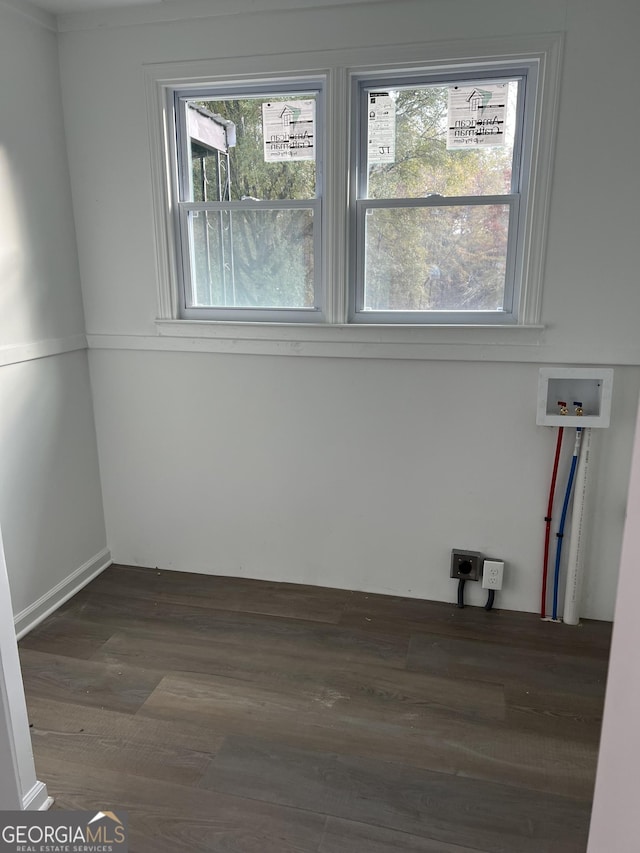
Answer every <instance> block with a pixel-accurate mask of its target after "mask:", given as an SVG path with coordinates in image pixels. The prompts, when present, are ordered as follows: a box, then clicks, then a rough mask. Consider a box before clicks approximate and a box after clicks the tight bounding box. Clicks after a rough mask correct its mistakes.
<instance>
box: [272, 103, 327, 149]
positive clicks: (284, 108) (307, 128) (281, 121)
mask: <svg viewBox="0 0 640 853" xmlns="http://www.w3.org/2000/svg"><path fill="white" fill-rule="evenodd" d="M262 137H263V140H264V159H265V163H279V162H282V161H283V160H315V159H316V141H315V139H316V102H315V101H314V100H306V101H278V102H277V103H273V102H271V101H267V102H266V103H263V104H262Z"/></svg>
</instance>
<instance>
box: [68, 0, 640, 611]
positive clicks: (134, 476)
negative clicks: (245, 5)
mask: <svg viewBox="0 0 640 853" xmlns="http://www.w3.org/2000/svg"><path fill="white" fill-rule="evenodd" d="M168 8H170V10H171V13H172V14H174V15H179V13H177V12H176V8H177V7H176V6H175V4H174V5H172V6H170V7H168ZM146 14H148V15H149V16H151V17H153V16H154V15H156V16H157V17H161V16H162V15H164V14H165V10H164V9H156V8H155V7H149V11H148V13H146ZM167 14H168V13H167ZM119 15H120V16H119ZM136 15H137V20H138V21H140V20H142V13H139V12H137V13H136ZM128 20H131V17H130V16H127V15H125V14H123V13H122V14H120V13H118V12H112V13H106V14H101V15H100V16H92V15H86V16H84V17H83V16H77V15H76V16H70V17H69V18H67V19H63V20H62V21H61V26H62V28H63V29H65V30H66V31H65V32H63V33H61V35H60V51H61V73H62V87H63V95H64V108H65V121H66V129H67V137H68V146H69V154H70V162H71V167H72V168H71V179H72V188H73V198H74V206H75V211H76V220H77V228H78V239H79V247H80V266H81V273H82V282H83V295H84V303H85V311H86V322H87V331H88V332H89V333H90V335H91V341H92V346H95V350H94V351H92V352H91V358H90V364H91V371H92V381H93V387H94V394H95V407H96V408H95V412H96V420H97V427H98V437H99V449H100V458H101V467H102V471H103V478H104V501H105V512H106V520H107V531H108V539H109V543H110V547H111V550H112V552H113V555H114V558H115V559H116V560H118V561H121V562H128V563H139V564H142V565H158V566H161V567H165V568H177V569H184V570H192V571H201V572H213V573H216V572H219V573H229V574H238V575H249V576H257V577H269V578H275V579H282V580H295V581H301V582H311V583H321V584H335V585H340V586H347V587H355V588H364V589H369V590H377V591H385V592H396V593H400V594H409V595H417V596H425V597H428V598H435V599H447V598H449V599H450V598H451V597H452V596H453V595H454V594H455V589H454V584H453V582H451V581H449V580H448V578H447V569H448V561H449V552H450V549H451V548H452V547H454V546H456V547H468V548H474V549H478V550H482V551H484V552H486V553H487V554H490V555H492V556H499V557H502V558H504V559H505V560H507V562H508V563H509V578H508V581H507V585H506V588H505V590H504V593H503V594H502V596H501V601H502V604H503V606H507V607H513V608H515V609H523V610H536V609H537V607H538V595H539V593H538V590H539V565H540V561H541V550H542V547H541V543H542V535H543V521H542V519H543V516H544V512H545V508H546V488H547V483H548V477H549V473H550V467H551V457H552V453H553V441H554V437H553V435H552V433H551V431H550V430H547V429H544V428H538V427H535V398H536V387H537V369H538V366H539V365H540V364H541V363H549V362H552V363H559V364H560V363H582V364H588V363H592V364H599V363H603V364H611V365H614V366H615V367H616V372H615V382H614V413H613V418H612V426H611V428H610V430H608V431H607V432H606V433H603V434H601V435H598V436H597V440H596V445H595V448H596V452H597V460H598V461H597V469H596V475H595V476H594V480H593V485H594V501H593V504H592V506H591V508H590V510H589V511H590V517H591V520H592V522H593V523H592V526H591V538H590V544H591V547H590V548H589V551H588V554H589V557H588V566H587V582H586V588H585V606H584V611H583V612H584V615H587V616H592V617H595V618H604V619H610V618H611V617H612V615H613V602H614V595H615V583H616V573H617V565H618V558H619V554H620V543H621V535H622V526H623V520H624V507H625V500H626V489H627V482H628V468H629V458H630V452H631V443H632V433H633V424H634V415H635V406H636V402H637V398H638V391H639V387H640V369H639V367H638V365H640V341H639V339H638V336H637V316H638V312H639V310H640V290H639V289H638V287H637V260H636V254H637V253H636V251H635V246H636V244H637V234H636V230H637V225H636V206H637V197H638V189H639V187H638V172H637V170H636V169H635V159H634V154H633V146H632V145H631V144H630V143H629V140H632V139H635V138H636V136H637V135H638V134H639V133H640V115H639V114H637V113H636V112H633V111H632V110H630V109H629V108H628V105H629V104H630V103H632V102H633V98H634V97H635V86H634V83H635V80H636V77H637V75H636V68H635V42H634V38H635V33H636V32H637V31H638V24H640V10H639V9H638V8H637V4H636V3H635V2H634V0H611V2H610V3H607V4H602V3H599V2H596V0H565V2H558V0H537V2H535V3H532V2H530V0H485V2H483V3H482V4H479V3H477V2H475V0H451V2H447V3H442V2H439V0H428V2H424V0H395V2H388V3H377V4H375V5H371V6H370V7H367V8H365V7H363V6H362V5H354V6H344V7H340V8H333V9H326V8H325V9H316V10H300V11H289V12H286V13H281V12H269V13H255V14H248V15H230V16H217V17H215V18H207V17H203V18H201V19H198V20H175V21H166V22H155V23H146V24H145V23H137V24H136V25H135V26H133V25H132V26H126V25H124V24H125V23H126V21H128ZM554 31H566V46H565V47H566V49H565V59H564V69H563V82H562V92H561V104H560V120H559V129H558V131H559V132H558V142H557V157H556V168H555V177H554V185H553V193H552V203H551V211H550V223H549V241H548V255H547V264H546V272H545V280H544V296H543V322H544V324H545V326H546V330H545V332H544V334H543V335H542V337H541V338H540V340H539V341H536V343H535V344H534V345H531V342H530V341H529V343H528V344H524V343H523V344H518V343H517V342H516V343H515V344H513V343H512V344H510V345H508V346H506V345H504V344H502V345H500V344H494V345H492V346H489V347H482V346H465V347H462V348H461V349H460V351H459V352H454V351H452V350H451V349H448V350H447V351H446V356H447V358H446V359H445V360H440V359H441V356H439V355H438V354H437V352H436V353H435V354H434V350H433V348H431V349H429V354H430V356H433V357H430V358H428V359H424V360H416V361H404V360H391V359H389V360H386V359H358V358H355V359H348V358H327V359H325V358H306V357H301V356H295V355H294V356H291V357H288V358H278V357H273V356H264V355H239V354H219V353H195V352H194V353H187V352H173V351H171V349H170V346H174V344H172V343H171V342H168V343H167V344H165V345H164V346H165V347H166V351H154V350H157V349H159V348H160V349H161V348H162V347H163V344H162V342H161V341H159V339H158V338H157V337H156V334H157V332H156V326H155V323H154V319H155V316H156V304H157V282H156V265H155V248H154V233H153V226H152V216H151V204H152V199H151V179H150V167H149V142H148V125H147V117H146V111H145V92H144V79H143V68H144V64H145V63H150V62H168V61H180V60H189V59H203V58H207V57H217V58H219V57H221V56H247V57H254V56H255V55H257V54H261V53H262V54H264V53H273V54H280V53H286V52H289V51H292V50H296V51H300V52H301V53H302V55H303V56H304V54H305V52H306V51H311V50H314V51H318V50H325V49H326V50H329V49H336V48H343V49H344V48H347V49H349V48H354V47H359V46H366V45H374V44H385V43H395V44H408V43H412V42H416V41H436V40H442V39H453V38H472V37H482V36H496V37H498V36H509V35H515V34H529V33H542V32H554ZM596 58H597V61H596ZM300 61H303V60H300ZM327 62H330V57H329V55H327ZM604 69H606V73H604V71H603V70H604ZM596 104H600V105H602V104H606V112H607V115H609V116H615V117H618V119H619V123H620V126H619V127H618V125H615V126H616V127H618V130H617V131H616V132H609V131H608V130H607V128H608V127H611V126H612V125H610V124H608V123H607V122H602V121H601V114H602V112H601V110H600V108H599V107H597V106H594V105H596ZM523 340H524V339H523ZM186 348H188V347H186ZM436 350H437V347H436ZM443 352H444V351H443ZM459 359H463V360H459ZM473 596H475V599H474V598H473ZM470 597H471V599H472V600H475V601H479V600H480V591H479V590H477V589H475V590H472V594H471V596H470Z"/></svg>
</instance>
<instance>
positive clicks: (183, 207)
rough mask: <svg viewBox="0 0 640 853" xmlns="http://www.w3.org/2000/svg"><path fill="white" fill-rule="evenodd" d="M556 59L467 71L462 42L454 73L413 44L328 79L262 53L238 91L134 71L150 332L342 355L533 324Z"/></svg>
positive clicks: (339, 67)
mask: <svg viewBox="0 0 640 853" xmlns="http://www.w3.org/2000/svg"><path fill="white" fill-rule="evenodd" d="M559 44H560V41H559V39H558V38H557V37H549V39H543V38H542V37H540V38H539V39H538V40H537V42H536V40H532V41H531V43H524V42H523V46H522V48H521V49H520V50H517V49H513V50H508V51H502V52H499V51H497V50H496V49H495V46H492V49H493V50H494V51H495V52H493V53H492V52H491V50H489V49H488V50H487V51H485V52H481V53H480V54H479V56H478V58H475V59H474V58H470V57H469V52H468V45H464V46H458V48H457V49H456V50H457V53H458V57H457V58H456V57H452V58H450V57H448V56H447V55H446V54H445V51H446V50H447V46H441V47H440V48H434V47H429V46H424V47H423V48H420V47H416V46H414V47H413V48H412V51H411V56H410V57H409V56H408V54H406V53H405V54H404V55H403V58H402V61H398V59H397V58H394V57H397V49H395V48H389V49H387V50H384V51H382V52H379V51H373V50H370V49H366V50H365V49H360V50H359V51H356V52H354V53H353V54H350V53H348V52H344V51H343V52H337V53H335V54H332V61H333V64H332V65H331V66H330V67H328V68H326V67H323V65H322V60H326V59H327V56H326V55H325V54H321V55H320V54H319V55H309V56H308V57H307V60H308V66H307V69H306V70H300V69H299V68H296V64H297V63H298V62H299V60H300V58H299V57H294V56H292V57H286V56H284V57H277V58H276V57H271V58H268V59H263V60H260V61H259V60H258V59H256V60H255V61H254V62H253V65H252V70H251V74H250V77H249V76H246V77H245V76H244V72H243V71H241V70H240V69H241V68H242V64H243V63H241V61H240V60H238V61H237V62H236V63H235V65H234V64H233V63H231V66H232V70H229V68H228V66H229V62H230V61H224V62H223V61H222V60H220V61H215V62H214V61H212V63H199V64H197V72H196V73H195V74H194V75H193V77H192V78H190V76H189V73H188V72H189V68H190V66H189V65H188V64H185V70H184V71H182V70H181V73H180V74H179V75H176V77H177V79H172V78H170V77H168V78H164V79H160V73H161V72H155V71H154V72H152V74H153V79H154V86H155V87H156V88H155V89H154V91H156V92H160V94H161V97H160V99H159V104H160V110H159V112H158V113H157V115H158V116H160V115H161V116H162V119H161V121H160V122H159V121H157V120H156V122H157V123H156V125H155V126H156V127H157V126H158V124H160V123H161V124H162V127H163V131H164V139H165V145H164V150H163V152H162V155H159V156H158V158H157V161H156V162H157V163H158V164H162V165H161V166H159V168H158V169H157V172H156V173H157V175H159V176H161V180H162V182H164V183H165V187H164V188H165V192H164V195H163V199H164V202H165V216H166V218H165V220H164V226H163V227H162V228H160V229H159V230H158V235H159V240H160V246H161V247H162V245H163V244H166V246H167V249H168V251H167V252H166V255H164V257H166V259H167V262H166V265H165V267H164V269H165V270H166V271H167V274H166V275H164V276H163V275H162V274H161V277H160V278H161V290H160V315H159V319H160V320H162V321H165V322H166V321H172V320H192V321H193V320H204V321H210V320H217V321H230V322H232V323H237V322H241V321H248V322H249V323H251V324H254V323H258V322H261V321H263V322H266V323H279V324H280V323H286V324H301V323H302V324H307V325H308V324H313V323H315V324H323V325H335V326H342V327H344V326H345V325H348V324H351V326H359V327H360V328H359V330H358V331H357V332H352V333H350V339H352V340H361V339H362V340H369V339H371V340H373V336H374V334H378V333H374V332H373V331H372V332H371V333H370V334H369V333H367V331H366V329H365V328H363V327H364V326H366V325H367V324H369V325H377V326H387V327H396V329H397V327H401V326H409V325H410V326H426V325H433V324H436V325H438V324H439V325H454V326H483V325H484V326H493V327H495V326H499V325H502V326H509V325H516V326H527V325H528V326H535V324H536V323H537V322H538V321H539V317H540V291H541V280H542V270H543V259H544V237H545V225H546V210H547V207H548V198H549V189H550V174H551V152H552V148H553V136H554V132H553V124H554V119H555V109H556V103H557V87H558V79H559ZM430 52H432V53H435V54H436V56H435V58H433V59H432V61H431V62H429V61H428V56H429V53H430ZM261 61H264V63H265V66H264V67H265V73H264V75H263V76H261V74H260V73H259V71H258V69H259V67H260V62H261ZM209 67H211V68H212V69H213V71H212V73H211V76H210V77H207V76H206V75H207V74H208V71H207V69H208V68H209ZM320 68H321V69H322V70H315V69H320ZM309 69H310V70H309ZM172 70H173V69H172V67H171V66H163V67H162V71H166V72H167V73H169V74H170V73H171V71H172ZM234 73H235V74H236V76H235V77H234ZM158 82H159V83H160V85H159V88H158ZM165 179H168V180H165ZM159 183H160V181H158V182H157V183H156V186H157V185H159ZM534 201H535V204H534ZM160 257H161V258H162V257H163V256H162V253H161V255H160ZM164 282H166V284H165V283H164ZM174 328H175V327H174ZM209 328H210V330H211V329H213V331H212V332H211V334H217V333H218V332H216V331H215V329H214V327H209ZM216 328H217V327H216ZM253 328H254V327H253V326H252V327H251V328H248V329H245V331H244V332H243V334H246V335H250V334H252V331H251V329H253ZM203 331H204V328H203ZM220 333H222V332H220ZM229 333H230V332H229ZM279 333H280V332H278V330H274V331H273V333H271V332H265V333H264V334H265V335H266V334H268V335H271V336H272V337H273V336H275V335H276V334H279ZM207 334H209V333H208V332H207ZM255 334H257V335H260V334H263V333H262V332H258V331H256V332H255ZM285 334H286V335H287V339H290V337H291V335H293V334H296V333H295V332H294V331H291V332H290V333H289V332H287V333H285ZM300 334H301V335H302V336H303V337H305V339H309V340H310V339H312V337H313V335H314V334H316V333H314V332H311V331H309V330H308V331H307V332H304V333H303V332H300ZM331 334H333V333H331ZM380 334H382V335H383V336H384V335H386V336H387V338H389V335H391V336H393V335H395V336H396V337H395V338H393V339H394V340H395V339H397V333H396V331H395V330H392V331H389V332H388V333H387V332H381V333H380ZM411 334H412V335H414V336H415V333H411ZM316 337H317V335H316ZM332 339H333V338H332ZM385 339H386V338H385ZM389 339H391V338H389ZM412 339H413V338H412ZM380 340H382V338H380Z"/></svg>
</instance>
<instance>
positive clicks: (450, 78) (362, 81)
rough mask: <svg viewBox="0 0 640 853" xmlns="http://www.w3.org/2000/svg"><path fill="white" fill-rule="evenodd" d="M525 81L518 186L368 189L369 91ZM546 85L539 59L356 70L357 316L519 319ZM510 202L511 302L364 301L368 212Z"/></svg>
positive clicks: (368, 320)
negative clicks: (392, 306)
mask: <svg viewBox="0 0 640 853" xmlns="http://www.w3.org/2000/svg"><path fill="white" fill-rule="evenodd" d="M515 79H517V80H518V81H519V83H520V85H519V91H518V101H517V104H516V116H515V120H516V130H515V139H514V150H513V160H512V172H511V192H510V193H505V194H500V195H473V196H429V197H416V198H412V197H400V198H375V199H370V198H368V197H367V196H366V187H367V181H368V158H367V93H368V92H369V91H371V90H374V91H385V90H388V89H393V88H395V87H398V88H400V87H407V86H409V87H411V86H416V88H418V87H420V86H429V85H443V86H446V85H449V84H454V83H461V82H469V83H471V82H473V83H494V82H500V81H501V80H515ZM537 86H538V74H537V63H536V62H535V61H533V60H532V61H530V62H523V61H522V60H516V61H514V62H501V63H492V62H487V61H485V60H481V61H474V60H468V59H467V60H464V61H462V62H460V63H459V64H456V65H453V66H452V67H450V68H447V69H446V70H443V69H441V68H436V69H433V68H430V67H429V66H425V67H423V68H420V69H410V70H401V71H398V70H397V69H390V70H389V71H387V72H386V73H385V71H384V70H380V69H376V71H368V72H366V73H361V72H355V73H353V74H352V75H351V99H352V104H353V108H352V110H351V122H352V132H351V151H350V155H351V182H350V204H349V223H350V229H349V230H350V235H351V240H350V280H351V282H352V286H351V288H350V291H349V313H348V319H349V322H350V323H354V324H375V325H380V324H389V325H399V326H406V325H412V324H424V325H466V326H476V325H502V324H517V323H518V321H519V312H520V296H521V293H522V290H523V276H524V263H523V257H524V254H525V247H524V242H525V239H526V217H525V215H524V213H523V211H525V210H526V207H527V199H528V194H529V176H530V174H531V162H532V153H533V152H532V149H533V129H534V121H533V115H532V113H533V109H534V105H535V93H536V90H537ZM492 204H493V205H498V204H501V205H506V206H508V207H509V228H508V237H507V252H506V257H505V292H504V307H503V309H502V310H501V311H490V310H487V311H484V310H471V311H458V310H449V311H401V310H394V311H391V310H386V311H385V310H374V309H367V308H365V307H364V303H365V285H366V282H365V274H366V264H365V255H366V218H367V212H368V211H369V210H380V209H382V210H384V209H386V210H390V209H399V208H412V209H426V208H439V207H463V206H489V205H492Z"/></svg>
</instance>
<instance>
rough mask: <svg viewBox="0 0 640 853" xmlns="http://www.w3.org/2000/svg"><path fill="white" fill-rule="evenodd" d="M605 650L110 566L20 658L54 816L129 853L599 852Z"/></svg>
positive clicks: (348, 597) (577, 632) (524, 623)
mask: <svg viewBox="0 0 640 853" xmlns="http://www.w3.org/2000/svg"><path fill="white" fill-rule="evenodd" d="M454 586H455V585H453V582H452V596H453V595H455V588H454ZM610 634H611V626H610V625H608V624H606V623H601V622H584V623H583V624H582V625H581V626H579V627H576V628H572V627H568V626H565V625H556V624H550V623H543V622H541V621H540V620H539V619H538V618H537V617H536V616H535V615H532V614H523V613H513V612H509V611H500V610H494V611H492V612H489V613H487V612H486V611H484V610H483V609H482V608H470V607H467V608H465V609H464V610H458V609H457V608H456V607H454V606H453V605H448V604H439V603H433V602H425V601H418V600H415V599H402V598H395V597H389V596H380V595H369V594H365V593H357V592H353V593H350V592H344V591H341V590H332V589H323V588H317V587H307V586H296V585H293V584H276V583H266V582H262V581H249V580H241V579H235V578H217V577H206V576H203V575H190V574H183V573H177V572H160V571H157V570H155V569H141V568H132V567H126V566H112V567H110V568H109V569H107V571H105V572H104V573H103V574H102V575H101V576H100V577H98V578H97V579H96V580H95V581H93V583H91V584H90V585H89V586H87V587H86V588H85V589H84V590H82V591H81V592H80V593H79V594H78V595H76V596H75V597H74V598H72V599H71V600H70V601H68V602H67V603H66V604H65V605H64V606H63V607H62V608H61V609H60V610H58V611H57V612H56V613H55V614H53V615H52V616H50V617H49V618H48V619H47V620H46V621H45V622H43V623H42V624H41V625H39V626H38V627H37V628H36V629H35V630H34V631H32V632H31V633H30V634H29V635H27V636H26V637H25V638H24V639H23V640H22V641H21V643H20V652H21V659H22V668H23V675H24V682H25V689H26V694H27V703H28V707H29V714H30V721H31V725H32V729H31V731H32V736H33V746H34V753H35V759H36V766H37V769H38V774H39V777H40V778H41V779H43V780H44V781H46V782H47V784H48V787H49V792H50V794H51V795H52V796H54V797H55V800H56V803H55V807H57V808H68V809H79V808H83V809H84V808H86V809H98V808H100V809H105V808H109V809H112V808H113V809H118V808H121V809H124V810H126V811H128V813H129V825H130V836H131V841H130V849H131V851H132V853H152V851H153V853H188V851H194V853H199V851H215V853H410V851H411V853H426V851H429V853H472V851H484V853H584V851H585V849H586V842H587V833H588V825H589V814H590V809H591V797H592V792H593V784H594V778H595V770H596V758H597V749H598V740H599V735H600V720H601V715H602V707H603V699H604V690H605V681H606V671H607V660H608V654H609V643H610Z"/></svg>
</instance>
